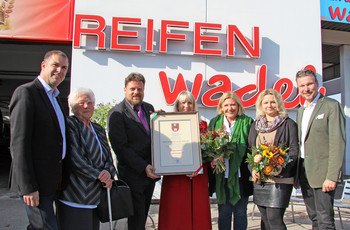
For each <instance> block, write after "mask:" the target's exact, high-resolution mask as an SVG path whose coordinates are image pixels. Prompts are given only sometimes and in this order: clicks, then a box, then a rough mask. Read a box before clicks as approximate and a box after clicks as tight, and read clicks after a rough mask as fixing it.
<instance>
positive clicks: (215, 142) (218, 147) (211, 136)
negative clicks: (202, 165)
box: [200, 127, 234, 173]
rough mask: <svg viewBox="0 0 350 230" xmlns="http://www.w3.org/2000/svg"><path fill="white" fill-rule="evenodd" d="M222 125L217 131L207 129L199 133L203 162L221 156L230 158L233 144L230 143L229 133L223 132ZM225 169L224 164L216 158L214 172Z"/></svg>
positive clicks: (220, 171)
mask: <svg viewBox="0 0 350 230" xmlns="http://www.w3.org/2000/svg"><path fill="white" fill-rule="evenodd" d="M224 130H225V129H224V128H223V127H222V128H220V129H219V130H217V131H207V132H204V133H202V134H201V145H200V146H201V150H202V158H203V162H208V161H212V160H213V159H218V158H219V157H223V158H226V159H230V155H231V154H233V153H234V146H233V145H232V144H231V143H230V135H231V134H230V133H228V132H225V131H224ZM224 171H226V167H225V164H224V163H223V162H222V161H221V160H219V159H218V161H217V165H216V167H215V169H214V172H216V173H222V172H224Z"/></svg>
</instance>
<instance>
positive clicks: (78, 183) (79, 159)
mask: <svg viewBox="0 0 350 230" xmlns="http://www.w3.org/2000/svg"><path fill="white" fill-rule="evenodd" d="M67 124H68V126H67V132H68V134H69V137H70V143H71V144H70V145H69V148H70V151H69V153H68V154H67V155H66V157H65V159H64V161H65V164H69V166H70V167H69V169H68V170H66V171H65V173H68V177H65V179H66V178H67V179H68V180H67V182H65V184H66V187H65V189H64V190H63V191H62V193H61V194H60V196H59V199H62V200H65V201H70V202H74V203H78V204H86V205H97V204H99V202H100V194H101V190H102V186H101V182H100V180H98V179H97V177H98V176H99V175H100V173H101V172H102V170H107V171H108V172H109V173H110V174H111V177H112V178H113V177H114V175H115V172H116V171H115V168H114V166H113V159H112V154H111V150H110V148H109V144H108V140H107V136H106V132H105V130H104V128H102V126H100V125H99V124H97V123H94V122H91V124H92V126H93V128H94V130H95V132H96V135H97V137H98V140H99V141H100V144H101V148H102V160H101V161H92V159H96V157H97V158H100V155H101V152H100V151H96V152H95V151H93V152H92V151H91V148H90V147H91V143H87V142H86V137H85V136H83V134H84V132H86V131H88V132H90V130H88V127H87V126H86V125H85V124H84V123H83V122H82V121H80V120H79V119H78V118H77V117H75V116H71V117H68V119H67ZM82 130H84V132H82ZM96 154H97V155H98V156H96Z"/></svg>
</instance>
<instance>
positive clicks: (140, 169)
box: [10, 50, 346, 230]
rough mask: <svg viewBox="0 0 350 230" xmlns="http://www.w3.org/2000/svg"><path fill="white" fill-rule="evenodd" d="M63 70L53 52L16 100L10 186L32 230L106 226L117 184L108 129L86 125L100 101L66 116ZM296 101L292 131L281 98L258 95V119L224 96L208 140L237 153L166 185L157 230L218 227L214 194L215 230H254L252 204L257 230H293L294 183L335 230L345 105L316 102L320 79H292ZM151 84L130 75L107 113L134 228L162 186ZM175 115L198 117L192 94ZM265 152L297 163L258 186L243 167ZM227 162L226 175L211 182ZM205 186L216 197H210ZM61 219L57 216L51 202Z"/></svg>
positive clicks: (77, 104)
mask: <svg viewBox="0 0 350 230" xmlns="http://www.w3.org/2000/svg"><path fill="white" fill-rule="evenodd" d="M67 70H68V58H67V56H66V55H65V54H64V53H63V52H61V51H58V50H53V51H49V52H47V53H46V55H45V56H44V60H43V61H42V63H41V72H40V74H39V76H38V77H37V78H36V79H35V80H34V81H33V82H30V83H27V84H24V85H22V86H19V87H18V88H17V89H16V90H15V92H14V94H13V96H12V99H11V102H10V113H11V146H10V147H11V155H12V183H11V188H12V189H13V190H14V191H16V192H17V193H18V194H19V196H20V197H21V198H22V200H23V203H24V206H25V209H26V212H27V216H28V219H29V225H28V228H27V229H64V230H65V229H84V230H85V229H91V230H95V229H99V224H100V223H99V218H98V215H97V212H96V208H97V206H98V204H99V200H100V193H101V191H102V189H103V188H110V187H111V186H112V181H113V178H114V177H115V175H116V173H117V171H116V169H115V168H114V166H113V160H112V153H111V150H110V148H109V144H108V140H107V137H106V133H105V130H104V129H103V128H102V127H101V126H100V125H98V124H97V123H94V122H92V121H91V117H92V115H93V113H94V106H95V95H94V93H93V92H92V91H91V90H90V89H88V88H78V89H75V90H72V92H71V93H70V95H69V98H68V103H69V107H70V109H71V112H72V114H73V115H72V116H70V117H67V116H66V115H65V113H64V110H63V109H62V105H61V102H60V100H59V97H58V94H59V91H58V89H57V86H58V85H59V84H60V83H61V82H62V81H63V80H64V78H65V75H66V72H67ZM296 82H297V86H298V89H299V93H300V95H301V96H302V97H303V98H305V104H304V105H303V106H301V107H300V109H299V111H298V116H297V123H295V122H294V121H293V120H292V119H291V118H289V117H288V115H287V112H286V109H285V108H284V103H283V100H282V96H281V95H280V94H279V93H278V92H277V91H276V90H273V89H266V90H264V91H262V92H261V93H260V95H259V96H258V99H257V102H256V119H255V121H254V120H253V119H252V118H251V117H249V116H247V115H245V114H244V112H245V110H244V108H243V106H242V103H241V101H240V99H239V98H238V97H237V95H236V94H235V93H233V92H225V93H223V95H222V96H221V98H220V100H219V104H218V107H217V116H216V117H214V118H213V119H211V120H210V122H209V125H207V123H206V122H205V121H204V120H201V119H200V125H199V126H200V127H199V129H201V130H200V131H201V132H204V131H206V130H218V129H224V130H225V131H226V132H227V133H229V135H230V145H232V146H233V148H234V149H235V152H234V154H231V155H230V157H229V159H225V158H223V157H219V158H217V159H213V160H212V161H211V162H206V163H205V164H204V165H203V173H197V172H195V173H193V174H191V175H168V176H164V177H163V182H162V190H161V198H160V207H159V220H158V229H160V230H169V229H170V230H171V229H212V223H211V214H210V201H209V195H210V194H212V193H213V192H216V197H217V203H218V210H219V218H218V225H219V229H221V230H225V229H231V224H232V216H233V217H234V221H233V223H234V229H247V225H248V224H247V205H248V199H249V196H250V195H253V197H254V203H255V204H256V205H257V206H258V208H259V211H260V213H261V229H278V230H279V229H286V225H285V224H284V221H283V216H284V212H285V210H286V207H287V206H288V204H289V200H290V196H291V192H292V189H293V186H295V187H298V186H301V190H302V193H303V197H304V200H305V204H306V207H307V212H308V215H309V218H310V219H311V221H312V226H313V229H335V225H334V211H333V200H334V191H335V188H336V184H337V181H338V177H339V173H340V171H341V167H342V162H343V157H344V152H345V141H346V139H345V115H344V112H343V109H342V107H341V105H340V104H339V103H338V102H336V101H334V100H332V99H330V98H328V97H325V96H323V95H321V94H319V93H318V81H317V78H316V74H315V73H314V72H313V71H311V70H307V69H305V70H301V71H299V72H298V73H297V75H296ZM144 89H145V78H144V77H143V75H142V74H139V73H131V74H130V75H129V76H127V77H126V78H125V85H124V93H125V99H124V100H123V101H122V102H120V103H119V104H117V105H115V106H114V107H113V108H112V109H111V110H110V111H109V114H108V136H109V141H110V144H111V146H112V149H113V151H114V153H115V154H116V157H117V162H118V165H117V168H118V177H119V178H120V179H122V180H124V181H125V182H126V183H127V184H128V185H129V186H130V188H131V192H132V198H133V205H134V215H133V216H131V217H129V218H128V229H130V230H138V229H140V230H141V229H145V223H146V219H147V215H148V211H149V207H150V204H151V200H152V194H153V190H154V187H155V182H156V181H157V180H159V179H160V177H159V176H158V175H155V174H154V171H155V169H154V168H153V167H152V164H151V135H150V113H152V112H154V111H155V110H154V107H153V106H152V105H151V104H149V103H147V102H145V101H143V98H144ZM174 110H175V111H176V112H193V111H198V108H197V104H196V101H195V98H194V97H193V95H192V94H191V93H190V92H188V91H184V92H181V93H180V94H179V95H178V97H177V100H176V102H175V106H174ZM263 143H269V144H272V145H275V146H283V147H286V148H289V150H288V154H289V156H290V158H291V159H292V161H291V162H290V163H288V164H287V166H286V167H285V168H283V169H282V171H281V173H280V174H279V175H277V176H274V177H270V178H268V179H267V180H263V181H261V183H254V182H253V181H257V180H259V179H261V178H260V176H261V175H260V174H259V172H256V171H255V170H253V167H252V166H251V165H249V164H248V163H246V158H247V153H251V150H252V148H253V147H254V146H258V145H260V144H263ZM218 161H221V162H222V163H223V164H225V167H226V170H225V172H223V173H213V169H214V168H215V167H216V165H217V164H218ZM208 184H209V188H208ZM54 203H55V207H56V211H55V210H54V205H53V204H54Z"/></svg>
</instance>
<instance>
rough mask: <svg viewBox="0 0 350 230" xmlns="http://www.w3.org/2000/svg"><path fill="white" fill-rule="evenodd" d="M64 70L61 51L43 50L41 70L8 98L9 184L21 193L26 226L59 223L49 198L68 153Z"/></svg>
mask: <svg viewBox="0 0 350 230" xmlns="http://www.w3.org/2000/svg"><path fill="white" fill-rule="evenodd" d="M67 70H68V58H67V55H66V54H65V53H63V52H62V51H59V50H53V51H49V52H47V53H46V54H45V56H44V60H43V61H42V62H41V72H40V75H39V76H38V77H37V78H36V79H35V80H34V81H32V82H30V83H27V84H24V85H21V86H19V87H18V88H17V89H16V90H15V92H14V93H13V96H12V99H11V102H10V106H9V107H10V117H11V143H10V149H11V156H12V183H11V189H12V190H13V191H15V192H17V193H18V195H19V196H21V197H22V198H23V201H24V206H25V209H26V212H27V216H28V219H29V225H28V228H27V229H58V227H57V221H56V217H55V214H54V209H53V202H54V200H55V196H56V191H57V188H58V186H59V183H60V179H61V169H62V159H63V158H64V156H65V153H66V134H65V133H66V131H65V115H64V112H63V109H62V105H61V103H60V101H59V98H58V97H57V96H58V94H59V91H58V89H57V86H58V85H59V84H60V83H61V82H62V81H63V80H64V78H65V76H66V73H67Z"/></svg>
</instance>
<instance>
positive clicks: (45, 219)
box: [21, 195, 58, 230]
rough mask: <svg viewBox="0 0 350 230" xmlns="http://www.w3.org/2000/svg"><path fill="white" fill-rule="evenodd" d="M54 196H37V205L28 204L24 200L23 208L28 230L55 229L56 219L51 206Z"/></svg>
mask: <svg viewBox="0 0 350 230" xmlns="http://www.w3.org/2000/svg"><path fill="white" fill-rule="evenodd" d="M21 198H22V201H23V197H21ZM55 198H56V196H55V195H52V196H39V206H36V207H33V206H28V205H27V204H26V203H25V202H23V204H24V208H25V210H26V212H27V216H28V220H29V225H28V227H27V229H28V230H32V229H45V230H57V229H58V227H57V220H56V216H55V212H54V208H53V202H54V200H55Z"/></svg>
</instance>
